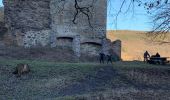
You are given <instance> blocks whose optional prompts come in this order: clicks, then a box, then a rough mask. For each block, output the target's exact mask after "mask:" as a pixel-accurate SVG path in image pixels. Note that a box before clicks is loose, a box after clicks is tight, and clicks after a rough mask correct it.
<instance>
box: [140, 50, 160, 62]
mask: <svg viewBox="0 0 170 100" xmlns="http://www.w3.org/2000/svg"><path fill="white" fill-rule="evenodd" d="M143 57H144V62H147V61H148V60H149V59H150V58H151V57H161V56H160V54H159V53H158V52H157V53H156V54H155V55H152V56H150V54H149V53H148V51H145V53H144V55H143Z"/></svg>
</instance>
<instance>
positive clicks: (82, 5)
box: [3, 0, 107, 57]
mask: <svg viewBox="0 0 170 100" xmlns="http://www.w3.org/2000/svg"><path fill="white" fill-rule="evenodd" d="M3 3H4V13H5V22H6V27H7V28H8V35H9V36H10V37H12V39H13V43H15V44H16V45H18V46H23V47H36V46H43V47H44V46H51V47H57V46H61V47H69V48H73V51H74V52H75V54H76V56H78V57H80V55H81V54H82V53H84V54H87V55H92V56H93V55H98V53H99V52H101V51H106V50H104V49H105V47H106V45H105V43H103V40H105V39H106V19H107V18H106V15H107V0H3Z"/></svg>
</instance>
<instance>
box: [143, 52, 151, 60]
mask: <svg viewBox="0 0 170 100" xmlns="http://www.w3.org/2000/svg"><path fill="white" fill-rule="evenodd" d="M143 57H144V62H147V61H148V60H149V58H150V54H149V53H148V51H146V52H145V53H144V55H143Z"/></svg>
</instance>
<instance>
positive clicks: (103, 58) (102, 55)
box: [99, 53, 112, 64]
mask: <svg viewBox="0 0 170 100" xmlns="http://www.w3.org/2000/svg"><path fill="white" fill-rule="evenodd" d="M99 55H100V63H103V64H104V62H105V60H107V63H109V62H110V63H111V64H112V55H111V54H108V55H105V54H104V53H100V54H99Z"/></svg>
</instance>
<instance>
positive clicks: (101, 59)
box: [99, 52, 105, 64]
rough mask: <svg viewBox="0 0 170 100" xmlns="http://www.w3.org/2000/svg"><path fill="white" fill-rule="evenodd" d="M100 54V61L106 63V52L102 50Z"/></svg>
mask: <svg viewBox="0 0 170 100" xmlns="http://www.w3.org/2000/svg"><path fill="white" fill-rule="evenodd" d="M99 55H100V63H103V64H104V57H105V54H104V53H102V52H101V53H100V54H99Z"/></svg>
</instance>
